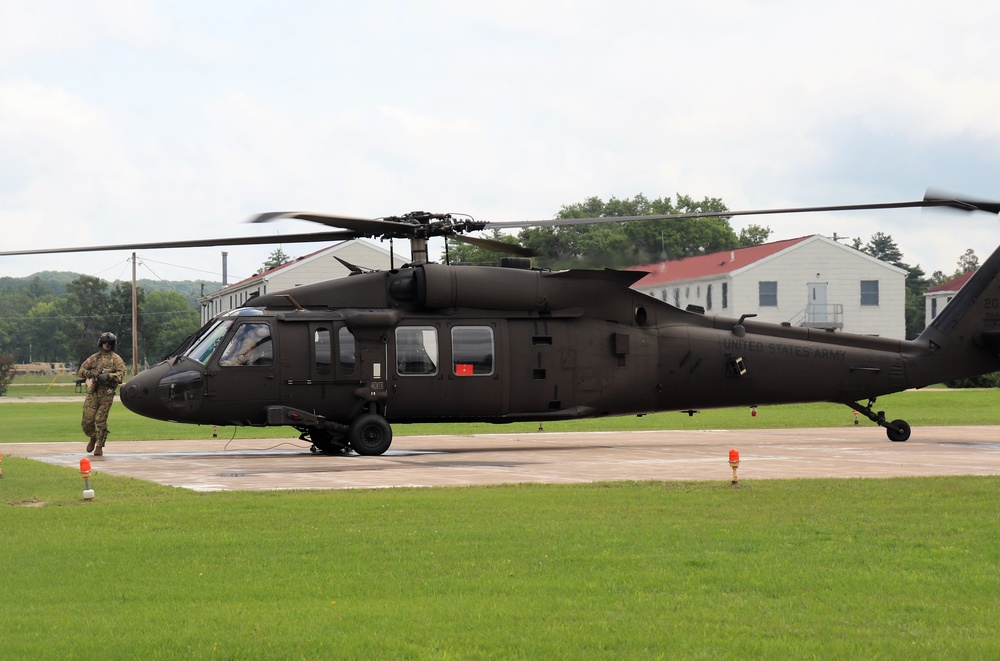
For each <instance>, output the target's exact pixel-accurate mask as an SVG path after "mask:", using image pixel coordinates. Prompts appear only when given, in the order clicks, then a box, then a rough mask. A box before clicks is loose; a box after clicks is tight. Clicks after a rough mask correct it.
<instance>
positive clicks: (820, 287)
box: [806, 282, 828, 324]
mask: <svg viewBox="0 0 1000 661" xmlns="http://www.w3.org/2000/svg"><path fill="white" fill-rule="evenodd" d="M826 285H827V283H825V282H810V283H809V285H808V287H809V299H808V300H809V302H808V303H807V304H806V322H807V323H809V324H816V323H825V322H826V321H828V320H827V307H826Z"/></svg>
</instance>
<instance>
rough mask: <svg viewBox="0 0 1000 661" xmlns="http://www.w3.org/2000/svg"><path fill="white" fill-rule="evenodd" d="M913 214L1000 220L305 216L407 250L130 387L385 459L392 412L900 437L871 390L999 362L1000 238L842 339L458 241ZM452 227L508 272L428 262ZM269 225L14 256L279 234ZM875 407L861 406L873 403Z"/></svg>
mask: <svg viewBox="0 0 1000 661" xmlns="http://www.w3.org/2000/svg"><path fill="white" fill-rule="evenodd" d="M909 207H951V208H956V209H962V210H966V211H976V210H978V211H986V212H989V213H993V214H997V213H998V212H1000V203H996V202H986V201H982V200H970V199H954V198H952V197H948V196H941V195H935V194H931V193H928V195H926V196H925V197H924V199H923V200H918V201H913V202H894V203H880V204H861V205H846V206H827V207H800V208H788V209H770V210H756V211H727V212H723V213H720V212H703V213H701V212H700V213H686V214H671V215H655V216H639V217H625V218H622V217H614V218H589V219H572V220H542V221H516V222H481V221H475V220H473V219H472V218H469V217H460V216H455V215H452V214H432V213H424V212H414V213H410V214H407V215H405V216H398V217H389V218H381V219H365V218H352V217H344V216H330V215H324V214H313V213H303V212H275V213H265V214H261V215H259V216H256V217H254V218H253V219H252V220H253V222H269V221H274V220H278V219H287V218H294V219H301V220H307V221H311V222H315V223H320V224H323V225H326V226H329V227H336V228H340V229H338V230H335V231H327V232H321V233H307V234H300V235H283V236H282V237H281V240H282V242H286V243H287V242H296V241H334V240H344V239H349V238H358V237H369V238H380V239H385V238H390V239H393V238H402V239H409V240H410V242H411V254H412V255H413V260H412V262H411V263H409V264H406V265H404V266H401V267H399V268H395V267H393V268H391V269H390V270H388V271H376V272H362V270H361V269H353V271H354V273H352V275H349V276H347V277H344V278H339V279H336V280H331V281H326V282H321V283H317V284H312V285H306V286H301V287H297V288H295V289H291V290H286V291H279V292H272V293H267V294H265V295H261V296H258V297H255V298H252V299H251V300H249V301H247V302H246V303H245V304H244V305H243V306H242V307H240V308H237V309H235V310H231V311H228V312H225V313H223V314H221V315H219V316H218V317H216V318H215V319H213V320H211V321H210V322H209V323H208V324H206V325H205V326H204V327H203V328H201V329H200V330H199V331H197V332H196V333H195V334H193V335H192V336H191V337H190V338H188V339H187V340H186V341H185V342H184V343H183V344H181V346H179V347H178V348H177V349H176V350H175V351H174V352H173V353H172V354H171V355H169V356H167V357H166V358H165V359H164V360H162V361H161V362H159V363H157V364H156V365H154V366H152V367H150V368H149V369H147V370H145V371H143V372H141V373H140V374H138V375H136V376H134V377H133V378H132V379H130V380H129V381H128V382H127V383H125V384H124V385H123V386H122V388H121V399H122V402H123V403H124V404H125V406H126V407H128V408H129V409H130V410H132V411H134V412H135V413H138V414H140V415H143V416H147V417H150V418H155V419H160V420H168V421H176V422H186V423H193V424H212V425H250V426H270V425H274V426H281V425H284V426H291V427H293V428H295V429H296V430H297V431H298V432H299V433H300V438H301V439H303V440H307V441H310V442H311V443H312V444H313V450H314V451H316V452H322V453H330V454H332V453H341V452H348V451H350V450H353V451H354V452H356V453H357V454H361V455H379V454H382V453H384V452H385V451H386V450H388V448H389V447H390V444H391V442H392V426H391V425H392V424H393V423H410V422H425V421H438V422H463V421H469V422H471V421H479V422H494V423H508V422H514V421H531V422H545V421H549V420H566V419H573V418H588V417H601V416H617V415H626V414H635V415H643V414H647V413H652V412H656V411H669V410H673V411H688V412H693V411H694V410H696V409H706V408H713V407H730V406H759V405H765V404H783V403H795V402H834V403H840V404H845V405H847V406H849V407H850V408H852V409H854V410H855V411H857V412H858V413H860V414H863V415H864V416H866V417H867V418H868V419H870V420H871V421H873V422H874V423H876V424H878V425H880V426H882V427H884V428H885V429H886V433H887V436H888V438H889V439H890V440H892V441H906V440H907V439H908V438H909V437H910V426H909V424H908V423H907V422H906V421H904V420H891V421H890V420H887V419H886V416H885V413H884V412H883V411H876V410H875V409H874V405H875V402H876V398H878V397H880V396H882V395H885V394H889V393H893V392H898V391H902V390H906V389H909V388H919V387H922V386H927V385H931V384H934V383H939V382H941V381H945V380H949V379H957V378H964V377H970V376H974V375H979V374H986V373H990V372H995V371H998V370H1000V248H998V250H997V251H996V252H994V253H993V254H992V255H991V256H990V257H989V258H988V259H987V260H986V261H985V262H984V263H983V265H982V267H981V268H980V269H979V270H978V272H977V273H976V274H975V275H974V276H973V277H972V279H971V280H970V281H969V282H968V283H967V284H966V285H965V286H964V287H963V288H962V289H961V291H960V292H959V293H958V294H957V295H956V296H955V297H954V298H953V299H952V301H951V302H950V303H949V304H948V305H947V306H946V307H945V309H944V310H943V311H942V312H941V313H940V314H939V315H938V316H937V318H936V319H935V320H934V321H933V322H932V323H931V325H930V326H928V327H927V328H926V329H925V330H924V331H923V332H922V333H921V334H920V336H919V337H917V338H916V339H915V340H912V341H903V340H894V339H887V338H880V337H871V336H863V335H854V334H849V333H839V332H838V333H831V332H828V331H825V330H817V329H809V328H799V327H791V326H789V325H782V324H773V323H764V322H757V321H754V320H753V319H752V317H753V315H750V314H744V315H743V316H741V317H739V318H728V317H719V316H709V315H705V314H704V313H703V312H700V311H697V310H694V311H693V310H682V309H679V308H677V307H674V306H672V305H670V304H668V303H666V302H663V301H659V300H657V299H655V298H652V297H650V296H647V295H645V294H642V293H640V292H638V291H636V290H633V289H631V288H630V286H631V285H632V284H633V283H635V282H636V281H637V280H639V279H640V278H641V277H643V276H644V275H645V273H644V272H642V271H618V270H610V269H608V270H603V271H601V270H566V271H549V270H543V269H537V268H532V267H531V262H530V259H528V258H526V257H525V256H524V253H525V251H524V249H523V248H520V247H517V246H513V247H512V246H510V245H508V244H505V243H501V242H497V241H492V240H489V239H480V238H476V237H467V236H462V235H463V234H464V233H466V232H469V231H474V230H480V229H486V228H500V229H504V228H516V227H527V226H540V225H557V224H583V223H597V222H623V221H630V220H650V219H657V218H665V219H671V218H674V219H678V218H696V217H712V216H720V215H725V216H738V215H767V214H784V213H807V212H815V211H852V210H869V209H892V208H909ZM441 236H443V237H452V238H455V239H458V240H463V241H467V242H470V243H474V244H476V245H479V246H482V247H488V248H491V249H496V250H507V251H509V250H512V249H513V250H515V251H519V252H520V253H521V257H514V258H505V259H504V260H503V262H502V264H501V266H498V267H483V266H450V265H448V264H437V263H432V262H430V261H428V260H427V258H426V255H427V241H428V239H430V238H432V237H441ZM267 242H269V239H268V238H266V237H249V238H236V239H233V238H230V239H218V240H202V241H170V242H160V243H147V244H133V245H120V246H95V247H86V248H58V249H43V250H33V251H16V252H4V253H0V255H13V254H33V253H43V252H73V251H80V250H112V249H130V250H132V249H147V248H174V247H185V246H204V245H234V244H235V245H245V244H252V243H267ZM862 402H864V403H862Z"/></svg>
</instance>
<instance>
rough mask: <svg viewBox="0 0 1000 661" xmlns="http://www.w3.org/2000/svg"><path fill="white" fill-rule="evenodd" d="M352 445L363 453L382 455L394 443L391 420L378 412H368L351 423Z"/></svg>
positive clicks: (349, 436)
mask: <svg viewBox="0 0 1000 661" xmlns="http://www.w3.org/2000/svg"><path fill="white" fill-rule="evenodd" d="M348 438H349V439H350V443H351V447H352V448H353V449H354V451H355V452H357V453H358V454H362V455H369V456H374V455H380V454H383V453H384V452H385V451H386V450H388V449H389V445H390V444H391V443H392V427H390V426H389V421H388V420H386V419H385V418H383V417H382V416H380V415H378V414H376V413H366V414H365V415H363V416H361V417H359V418H358V419H357V420H355V421H354V422H352V423H351V430H350V431H349V432H348Z"/></svg>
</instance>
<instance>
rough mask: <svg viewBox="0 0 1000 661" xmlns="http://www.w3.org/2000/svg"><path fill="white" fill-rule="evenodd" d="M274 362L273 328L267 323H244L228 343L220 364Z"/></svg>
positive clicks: (231, 365) (269, 363)
mask: <svg viewBox="0 0 1000 661" xmlns="http://www.w3.org/2000/svg"><path fill="white" fill-rule="evenodd" d="M273 363H274V351H273V345H272V343H271V329H270V328H268V325H267V324H256V323H254V324H243V325H242V326H240V327H239V328H237V329H236V334H235V335H233V339H231V340H230V341H229V344H228V345H226V349H225V351H223V352H222V357H220V358H219V365H222V366H223V367H245V366H248V365H250V366H264V365H271V364H273Z"/></svg>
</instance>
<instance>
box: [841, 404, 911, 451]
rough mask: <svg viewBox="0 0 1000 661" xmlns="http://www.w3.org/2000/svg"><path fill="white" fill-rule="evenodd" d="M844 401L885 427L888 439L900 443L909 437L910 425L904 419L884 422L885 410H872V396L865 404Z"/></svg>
mask: <svg viewBox="0 0 1000 661" xmlns="http://www.w3.org/2000/svg"><path fill="white" fill-rule="evenodd" d="M844 403H845V404H847V405H848V406H850V407H851V408H852V409H854V410H855V411H857V412H858V413H860V414H862V415H863V416H865V417H866V418H868V419H869V420H871V421H872V422H874V423H875V424H876V425H878V426H880V427H885V434H886V436H888V437H889V440H890V441H893V442H894V443H901V442H903V441H905V440H907V439H909V438H910V425H909V424H908V423H907V422H906V420H893V421H892V422H886V421H885V411H877V412H876V411H872V406H874V404H875V398H874V397H872V398H871V399H869V400H868V405H867V406H862V405H861V404H858V403H856V402H844Z"/></svg>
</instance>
